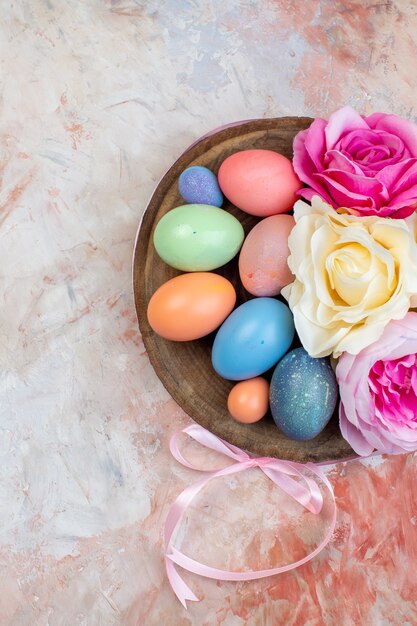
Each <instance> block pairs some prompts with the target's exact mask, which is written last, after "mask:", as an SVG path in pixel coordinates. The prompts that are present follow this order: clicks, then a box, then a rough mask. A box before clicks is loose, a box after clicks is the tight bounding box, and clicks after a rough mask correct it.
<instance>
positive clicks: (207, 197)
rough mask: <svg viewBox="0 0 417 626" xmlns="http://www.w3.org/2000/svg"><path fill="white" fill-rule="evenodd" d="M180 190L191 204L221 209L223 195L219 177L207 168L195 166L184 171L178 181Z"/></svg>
mask: <svg viewBox="0 0 417 626" xmlns="http://www.w3.org/2000/svg"><path fill="white" fill-rule="evenodd" d="M178 189H179V192H180V194H181V195H182V197H183V198H184V200H185V201H186V202H188V203H189V204H209V205H211V206H217V207H221V206H222V204H223V194H222V192H221V191H220V187H219V183H218V182H217V176H216V175H215V174H213V172H212V171H211V170H209V169H207V167H202V166H200V165H193V166H192V167H187V169H186V170H184V171H183V173H182V174H181V176H180V177H179V180H178Z"/></svg>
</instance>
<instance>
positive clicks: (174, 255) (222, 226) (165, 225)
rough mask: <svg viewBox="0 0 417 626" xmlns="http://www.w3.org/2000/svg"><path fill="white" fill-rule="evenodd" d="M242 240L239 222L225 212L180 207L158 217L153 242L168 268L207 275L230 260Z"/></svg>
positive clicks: (189, 205) (237, 250)
mask: <svg viewBox="0 0 417 626" xmlns="http://www.w3.org/2000/svg"><path fill="white" fill-rule="evenodd" d="M243 238H244V232H243V228H242V225H241V223H240V222H239V221H238V220H237V219H236V218H235V217H233V215H231V214H230V213H228V212H227V211H224V210H223V209H219V208H218V207H214V206H209V205H208V204H184V205H183V206H179V207H177V208H176V209H172V211H168V213H166V214H165V215H164V216H163V217H162V218H161V220H160V221H159V222H158V224H157V226H156V229H155V233H154V237H153V241H154V244H155V249H156V251H157V253H158V254H159V256H160V257H161V259H162V260H163V261H165V263H168V265H171V267H175V268H176V269H178V270H182V271H184V272H207V271H210V270H214V269H216V268H217V267H221V266H222V265H224V264H225V263H227V262H228V261H230V260H231V259H233V257H234V256H235V255H236V254H237V253H238V252H239V250H240V248H241V246H242V243H243Z"/></svg>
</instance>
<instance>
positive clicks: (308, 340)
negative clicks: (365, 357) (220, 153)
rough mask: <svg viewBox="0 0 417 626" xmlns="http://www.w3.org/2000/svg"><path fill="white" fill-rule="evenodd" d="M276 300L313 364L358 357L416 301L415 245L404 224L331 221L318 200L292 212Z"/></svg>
mask: <svg viewBox="0 0 417 626" xmlns="http://www.w3.org/2000/svg"><path fill="white" fill-rule="evenodd" d="M294 218H295V222H296V224H295V226H294V228H293V229H292V231H291V235H290V237H289V240H288V245H289V249H290V256H289V258H288V265H289V267H290V269H291V271H292V273H293V274H294V276H295V280H294V282H293V283H291V284H290V285H288V286H287V287H284V289H283V290H282V295H283V296H284V297H285V298H286V299H287V300H288V303H289V306H290V308H291V310H292V312H293V314H294V322H295V327H296V329H297V332H298V335H299V337H300V339H301V342H302V344H303V346H304V348H305V349H306V350H307V351H308V353H309V354H310V355H311V356H313V357H323V356H326V355H328V354H331V353H333V356H335V357H338V356H340V354H341V353H342V352H349V353H350V354H358V352H360V350H362V349H363V348H365V347H366V346H368V345H370V344H371V343H373V342H374V341H376V340H377V339H379V337H380V336H381V335H382V332H383V330H384V328H385V326H386V325H387V324H388V322H389V321H390V320H393V319H395V320H397V319H401V318H403V317H404V316H405V315H406V313H407V311H408V309H409V308H410V301H411V298H412V297H413V296H416V294H417V244H416V242H415V239H414V236H413V234H412V232H411V230H410V229H409V227H408V225H407V223H406V222H405V221H404V220H401V219H398V220H392V219H389V218H380V217H377V216H372V217H355V216H352V215H342V214H339V213H337V212H336V211H335V210H334V209H333V207H331V206H330V205H328V204H326V203H325V202H324V201H323V200H322V199H321V198H320V197H319V196H314V197H313V198H312V206H309V205H308V204H306V203H305V202H303V201H302V200H300V201H298V202H297V203H296V204H295V206H294Z"/></svg>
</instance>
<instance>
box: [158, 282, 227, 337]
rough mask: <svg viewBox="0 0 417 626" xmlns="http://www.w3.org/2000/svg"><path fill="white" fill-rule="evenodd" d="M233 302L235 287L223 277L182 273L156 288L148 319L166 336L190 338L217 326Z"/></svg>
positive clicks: (201, 335)
mask: <svg viewBox="0 0 417 626" xmlns="http://www.w3.org/2000/svg"><path fill="white" fill-rule="evenodd" d="M235 302H236V292H235V289H234V287H233V285H232V283H231V282H229V281H228V280H227V279H226V278H223V276H219V275H218V274H213V273H212V272H191V273H189V274H181V275H180V276H176V277H175V278H172V279H171V280H169V281H168V282H166V283H164V284H163V285H162V286H161V287H159V289H157V290H156V291H155V293H154V294H153V296H152V298H151V299H150V301H149V304H148V311H147V313H148V322H149V324H150V326H151V327H152V329H153V330H154V331H155V332H156V333H157V334H158V335H160V336H161V337H164V338H165V339H171V340H172V341H192V340H193V339H199V338H200V337H204V336H205V335H208V334H209V333H211V332H212V331H213V330H215V329H216V328H217V327H218V326H220V324H221V323H222V322H224V320H225V319H226V317H227V316H228V315H229V313H231V311H232V310H233V307H234V306H235Z"/></svg>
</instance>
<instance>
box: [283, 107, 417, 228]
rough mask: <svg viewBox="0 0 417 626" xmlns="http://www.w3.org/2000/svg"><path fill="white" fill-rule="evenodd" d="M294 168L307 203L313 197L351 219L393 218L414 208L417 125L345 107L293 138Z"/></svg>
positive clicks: (398, 118) (416, 188) (415, 197)
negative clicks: (367, 217)
mask: <svg viewBox="0 0 417 626" xmlns="http://www.w3.org/2000/svg"><path fill="white" fill-rule="evenodd" d="M293 165H294V169H295V171H296V172H297V174H298V177H299V178H300V179H301V180H302V181H303V182H304V183H306V184H307V185H308V188H303V189H301V190H300V191H299V194H300V195H301V196H303V197H304V198H306V199H307V200H310V199H311V198H312V196H314V195H316V194H318V195H320V196H321V197H322V198H323V200H325V201H326V202H328V203H329V204H331V205H332V206H333V207H334V208H338V207H344V208H346V209H347V210H348V212H349V213H352V214H353V215H379V216H380V217H394V218H403V217H407V216H408V215H411V213H413V212H414V210H415V209H416V207H417V126H416V125H415V124H413V123H412V122H409V121H407V120H404V119H402V118H401V117H398V116H397V115H386V114H385V113H373V114H372V115H370V116H369V117H362V116H361V115H359V114H358V113H356V111H354V110H353V109H352V108H351V107H350V106H346V107H343V109H340V110H339V111H336V112H335V113H333V114H332V115H331V116H330V118H329V121H328V122H326V120H323V119H320V118H318V119H316V120H314V122H313V123H312V124H311V126H310V127H309V128H308V129H307V130H303V131H301V132H300V133H298V135H297V136H296V137H295V139H294V158H293Z"/></svg>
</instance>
